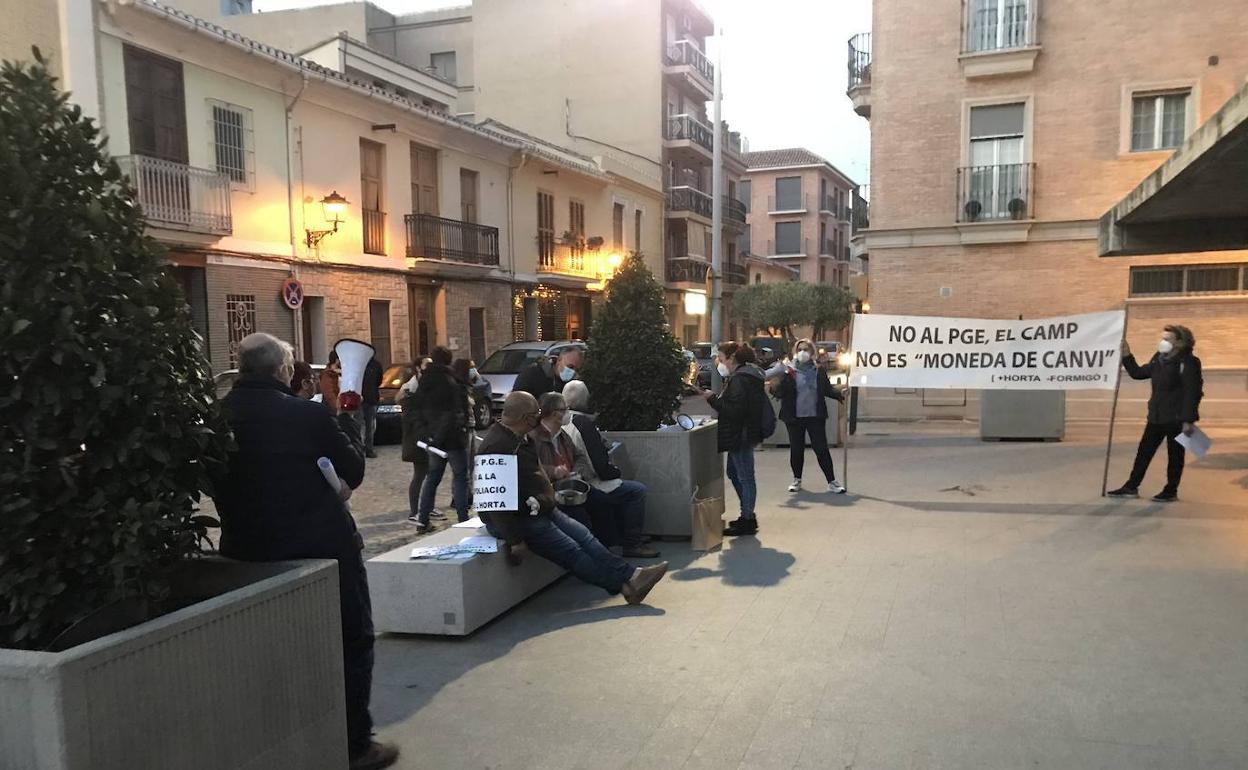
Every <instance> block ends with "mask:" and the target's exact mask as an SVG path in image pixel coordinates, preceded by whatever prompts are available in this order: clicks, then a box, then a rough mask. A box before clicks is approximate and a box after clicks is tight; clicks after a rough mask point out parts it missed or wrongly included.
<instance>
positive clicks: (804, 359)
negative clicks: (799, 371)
mask: <svg viewBox="0 0 1248 770" xmlns="http://www.w3.org/2000/svg"><path fill="white" fill-rule="evenodd" d="M797 362H798V363H799V364H806V363H810V351H809V350H799V351H797Z"/></svg>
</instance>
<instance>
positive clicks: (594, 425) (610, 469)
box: [572, 412, 623, 481]
mask: <svg viewBox="0 0 1248 770" xmlns="http://www.w3.org/2000/svg"><path fill="white" fill-rule="evenodd" d="M572 425H573V427H575V428H576V429H577V431H579V432H580V434H581V441H583V442H585V454H587V455H589V462H590V464H591V465H593V466H594V475H596V476H597V477H598V478H599V479H601V480H603V481H614V480H616V479H618V478H620V477H621V476H622V475H623V474H622V473H620V469H619V468H617V467H615V465H614V464H613V463H612V462H611V458H610V456H609V455H608V454H607V445H606V442H604V441H603V440H602V433H600V432H599V431H598V421H597V420H595V419H594V418H593V417H592V416H590V415H588V414H585V413H584V412H572Z"/></svg>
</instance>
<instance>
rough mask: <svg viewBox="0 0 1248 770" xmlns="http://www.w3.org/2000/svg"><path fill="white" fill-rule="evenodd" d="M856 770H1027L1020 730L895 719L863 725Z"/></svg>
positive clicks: (855, 764) (855, 761)
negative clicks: (933, 723) (908, 723)
mask: <svg viewBox="0 0 1248 770" xmlns="http://www.w3.org/2000/svg"><path fill="white" fill-rule="evenodd" d="M853 766H854V768H855V770H885V769H887V770H903V769H904V770H938V769H939V770H972V769H974V770H1023V768H1025V767H1028V765H1027V762H1026V759H1025V752H1024V748H1023V739H1022V736H1021V734H1020V732H1019V731H1018V730H1016V729H1013V728H1009V727H1002V728H998V727H992V728H987V727H986V726H981V728H980V729H979V730H973V729H972V730H965V729H957V728H953V727H944V728H936V727H933V726H930V725H900V724H895V723H884V724H869V725H863V726H862V736H861V738H860V740H859V743H858V751H857V754H856V756H855V760H854V765H853Z"/></svg>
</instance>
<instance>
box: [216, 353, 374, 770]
mask: <svg viewBox="0 0 1248 770" xmlns="http://www.w3.org/2000/svg"><path fill="white" fill-rule="evenodd" d="M238 358H239V375H240V376H239V379H238V381H237V382H236V383H235V384H234V388H233V389H232V390H231V391H230V393H229V394H228V395H227V396H226V397H225V399H224V400H223V402H222V406H223V407H224V410H225V413H226V417H227V419H228V420H229V422H230V427H231V428H232V429H233V432H234V440H235V442H236V443H237V445H238V446H237V449H236V450H235V451H234V453H233V454H232V455H231V457H230V464H229V468H228V473H227V476H226V478H225V480H224V482H223V483H222V484H221V485H220V486H219V488H218V489H217V495H216V504H217V511H218V513H219V514H220V516H221V553H222V555H224V556H228V557H230V558H232V559H241V560H244V561H281V560H285V559H334V560H336V561H337V562H338V590H339V600H340V606H341V612H342V647H343V658H344V664H345V665H344V669H345V671H344V673H345V675H346V682H345V684H346V688H345V689H346V700H347V703H346V711H347V748H348V751H349V754H350V759H351V764H350V768H351V770H379V768H384V767H389V766H390V765H392V764H394V762H395V761H396V759H397V758H398V755H399V752H398V749H397V748H395V747H393V746H389V745H386V744H381V743H377V742H375V741H373V739H372V728H373V723H372V717H371V716H370V715H369V713H368V702H369V697H370V691H371V689H372V677H373V619H372V605H371V603H370V601H369V596H368V579H367V577H366V575H365V572H364V562H363V559H362V558H361V555H360V550H361V548H363V541H362V540H361V538H360V535H359V533H358V532H357V531H356V528H355V521H354V520H353V519H352V518H351V514H350V513H349V512H348V511H347V507H346V505H345V504H344V500H345V498H346V497H348V496H349V495H350V492H349V490H348V491H347V492H346V493H344V494H343V495H341V496H340V495H339V493H338V492H337V491H335V490H334V489H332V488H331V487H330V486H329V484H327V483H326V482H325V479H324V477H323V476H322V475H321V471H320V469H319V468H318V467H317V465H316V461H317V458H319V457H328V458H329V459H330V460H331V461H332V462H333V464H334V468H335V469H336V470H337V471H338V475H339V476H340V477H341V478H342V480H343V481H345V482H346V485H347V487H349V488H350V489H354V488H355V487H358V486H359V485H360V483H361V482H362V481H363V480H364V447H363V446H362V445H361V443H360V438H359V423H358V422H356V420H355V419H353V418H352V417H351V415H349V414H346V413H342V414H337V415H334V414H331V412H336V411H337V407H338V404H337V401H336V400H334V399H330V400H329V402H328V403H326V404H325V405H321V404H316V403H313V402H311V401H305V400H303V399H301V398H296V397H295V396H293V395H291V392H290V389H289V387H288V383H289V382H290V378H291V373H292V372H293V370H294V356H293V354H292V352H291V347H290V345H289V344H287V343H285V342H283V341H281V340H279V339H277V338H276V337H273V336H270V335H268V334H250V335H248V336H247V337H244V338H243V340H242V341H241V342H240V343H239V347H238Z"/></svg>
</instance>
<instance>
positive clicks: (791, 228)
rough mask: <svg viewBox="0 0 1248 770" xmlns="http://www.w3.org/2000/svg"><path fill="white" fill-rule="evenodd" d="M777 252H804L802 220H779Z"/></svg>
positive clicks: (777, 225)
mask: <svg viewBox="0 0 1248 770" xmlns="http://www.w3.org/2000/svg"><path fill="white" fill-rule="evenodd" d="M776 253H777V254H801V253H802V223H801V222H777V223H776Z"/></svg>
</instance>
